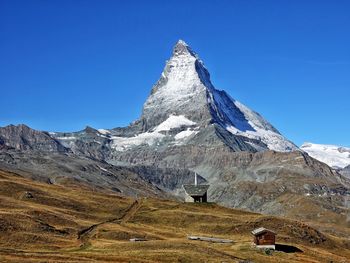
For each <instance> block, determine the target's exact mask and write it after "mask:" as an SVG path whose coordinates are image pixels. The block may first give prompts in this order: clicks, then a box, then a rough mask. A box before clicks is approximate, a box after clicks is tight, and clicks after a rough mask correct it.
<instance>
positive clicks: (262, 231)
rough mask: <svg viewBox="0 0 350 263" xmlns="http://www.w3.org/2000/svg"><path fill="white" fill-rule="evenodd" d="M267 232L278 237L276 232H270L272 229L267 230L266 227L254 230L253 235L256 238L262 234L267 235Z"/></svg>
mask: <svg viewBox="0 0 350 263" xmlns="http://www.w3.org/2000/svg"><path fill="white" fill-rule="evenodd" d="M265 232H270V233H273V234H275V235H276V233H275V232H274V231H272V230H270V229H267V228H265V227H259V228H257V229H254V230H253V231H252V234H253V235H254V236H257V235H260V234H262V233H265Z"/></svg>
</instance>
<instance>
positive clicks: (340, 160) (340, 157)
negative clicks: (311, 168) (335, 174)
mask: <svg viewBox="0 0 350 263" xmlns="http://www.w3.org/2000/svg"><path fill="white" fill-rule="evenodd" d="M300 149H302V150H303V151H304V152H307V153H308V154H309V155H310V156H311V157H313V158H315V159H316V160H318V161H321V162H323V163H326V164H328V165H329V166H330V167H333V168H344V167H346V166H348V165H350V148H347V147H342V146H337V145H327V144H315V143H304V144H303V145H302V146H301V147H300Z"/></svg>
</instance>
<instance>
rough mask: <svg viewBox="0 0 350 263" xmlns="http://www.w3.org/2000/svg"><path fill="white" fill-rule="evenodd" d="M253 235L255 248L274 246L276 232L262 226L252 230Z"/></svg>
mask: <svg viewBox="0 0 350 263" xmlns="http://www.w3.org/2000/svg"><path fill="white" fill-rule="evenodd" d="M252 235H253V236H254V239H253V242H254V244H255V245H256V247H257V248H270V249H275V248H276V245H275V243H276V233H275V232H273V231H272V230H269V229H266V228H264V227H260V228H257V229H255V230H253V231H252Z"/></svg>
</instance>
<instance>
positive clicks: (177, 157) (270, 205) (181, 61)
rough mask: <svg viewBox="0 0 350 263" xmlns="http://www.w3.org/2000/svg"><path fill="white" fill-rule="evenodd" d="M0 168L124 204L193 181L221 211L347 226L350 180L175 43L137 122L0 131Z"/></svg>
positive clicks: (182, 44) (185, 47) (177, 190)
mask: <svg viewBox="0 0 350 263" xmlns="http://www.w3.org/2000/svg"><path fill="white" fill-rule="evenodd" d="M0 166H1V167H2V168H6V169H7V170H15V171H16V172H17V173H21V174H23V175H28V174H33V173H34V174H36V175H37V176H39V177H40V179H43V178H47V179H48V180H49V181H50V182H59V181H60V180H62V178H70V179H75V180H81V181H84V182H86V183H89V184H93V185H95V186H97V187H102V188H108V189H111V190H115V191H119V192H124V193H125V194H128V195H136V194H137V195H146V196H147V195H148V196H161V195H162V194H164V195H165V196H173V197H174V198H178V197H179V196H180V197H181V195H182V194H183V193H182V191H181V185H182V184H183V183H188V182H192V180H193V174H194V172H197V173H199V174H200V175H201V176H202V177H201V180H202V181H203V182H207V183H209V184H210V189H209V200H211V201H215V202H218V203H221V204H224V205H226V206H228V207H240V208H245V209H249V210H252V211H258V212H263V213H269V214H276V215H290V216H294V217H298V218H305V219H308V218H309V217H311V216H313V215H314V213H315V211H319V212H322V211H327V213H329V216H328V217H327V218H323V219H320V220H321V221H322V220H324V221H325V222H327V223H329V222H330V221H331V220H337V221H339V222H344V223H346V213H347V212H348V208H346V207H345V206H344V205H343V204H344V202H345V198H347V195H348V194H349V189H350V183H349V179H347V178H346V177H345V176H343V175H341V174H339V173H338V172H336V171H335V170H333V169H331V168H330V167H329V166H327V165H326V164H324V163H321V162H319V161H317V160H315V159H313V158H312V157H310V156H309V155H308V154H307V153H305V152H303V151H302V150H300V149H299V148H298V147H297V146H295V144H293V143H292V142H291V141H289V140H288V139H286V138H285V137H284V136H283V135H281V134H280V133H279V131H278V130H277V129H276V128H275V127H273V126H272V125H271V124H270V123H269V122H268V121H266V120H265V119H264V118H263V117H262V116H261V115H260V114H258V113H257V112H255V111H253V110H251V109H249V108H248V107H246V106H245V105H243V104H242V103H240V102H238V101H236V100H235V99H233V98H231V97H230V96H229V95H228V94H227V93H226V92H225V91H221V90H217V89H216V88H215V87H214V85H213V84H212V82H211V80H210V74H209V72H208V70H207V69H206V68H205V66H204V63H203V61H202V60H201V59H200V58H199V56H198V55H197V54H196V53H195V52H194V51H193V50H192V49H191V48H190V47H189V46H188V45H187V44H186V43H185V42H184V41H182V40H180V41H178V42H177V43H176V45H175V47H174V49H173V53H172V56H171V58H170V59H169V60H168V61H167V63H166V65H165V68H164V70H163V72H162V74H161V77H160V79H159V80H158V81H157V82H156V84H155V85H154V86H153V88H152V90H151V93H150V95H149V97H148V98H147V100H146V102H145V103H144V105H143V109H142V114H141V116H140V118H139V119H138V120H136V121H134V122H132V123H131V124H130V125H129V126H127V127H121V128H115V129H109V130H105V129H94V128H91V127H87V128H86V129H84V130H82V131H78V132H70V133H61V132H40V131H34V130H32V129H30V128H29V127H26V126H24V125H19V126H7V127H4V128H0ZM47 171H50V172H47ZM129 175H130V176H131V177H132V178H134V179H133V181H132V183H130V184H128V176H129ZM59 178H60V180H58V179H59ZM305 208H308V209H305ZM310 211H312V215H311V214H310V213H311V212H310Z"/></svg>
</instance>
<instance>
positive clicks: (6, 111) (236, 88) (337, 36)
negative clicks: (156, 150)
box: [0, 0, 350, 146]
mask: <svg viewBox="0 0 350 263" xmlns="http://www.w3.org/2000/svg"><path fill="white" fill-rule="evenodd" d="M179 38H181V39H184V40H185V41H186V42H187V43H188V44H189V45H191V46H192V48H193V49H194V50H195V51H196V52H197V53H199V55H200V57H201V58H202V59H203V60H204V62H205V64H206V66H207V68H208V69H209V71H210V72H211V76H212V81H213V83H214V85H215V86H216V88H218V89H224V90H226V91H227V92H228V93H229V94H230V95H231V96H232V97H234V98H235V99H237V100H239V101H241V102H242V103H244V104H246V105H247V106H249V107H251V108H253V109H254V110H256V111H258V112H259V113H261V114H262V115H263V116H264V117H265V118H266V119H268V120H269V121H270V122H271V123H272V124H273V125H274V126H276V128H278V129H279V130H280V131H281V132H282V133H283V134H284V135H285V136H286V137H288V138H289V139H291V140H292V141H294V142H295V143H296V144H299V145H300V144H301V143H303V142H304V141H312V142H315V143H327V144H340V145H344V146H350V136H349V134H350V121H349V116H350V1H347V0H343V1H341V0H334V1H331V0H325V1H322V0H314V1H311V0H310V1H308V0H299V1H287V0H275V1H267V0H264V1H261V0H256V1H253V0H247V1H243V0H236V1H234V0H230V1H229V0H228V1H224V0H221V1H214V0H213V1H205V0H201V1H194V0H192V1H188V0H177V1H164V0H162V1H161V0H159V1H151V0H148V1H129V0H128V1H121V0H120V1H117V0H114V1H107V0H102V1H98V0H95V1H79V0H74V1H70V0H57V1H54V0H51V1H46V0H45V1H44V0H42V1H36V0H31V1H27V0H25V1H16V0H8V1H4V0H0V96H1V97H0V98H1V109H0V126H5V125H8V124H10V123H13V124H18V123H25V124H27V125H29V126H31V127H33V128H35V129H40V130H49V131H76V130H81V129H83V128H84V127H85V126H86V125H90V126H93V127H96V128H113V127H118V126H125V125H127V124H128V123H130V122H131V121H133V120H135V119H136V118H137V117H138V116H139V115H140V112H141V108H142V104H143V103H144V101H145V99H146V98H147V96H148V94H149V92H150V89H151V87H152V85H153V84H154V83H155V82H156V81H157V79H158V78H159V76H160V73H161V71H162V70H163V67H164V63H165V60H166V59H168V58H169V56H170V54H171V49H172V47H173V45H174V44H175V42H176V41H177V40H178V39H179Z"/></svg>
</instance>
